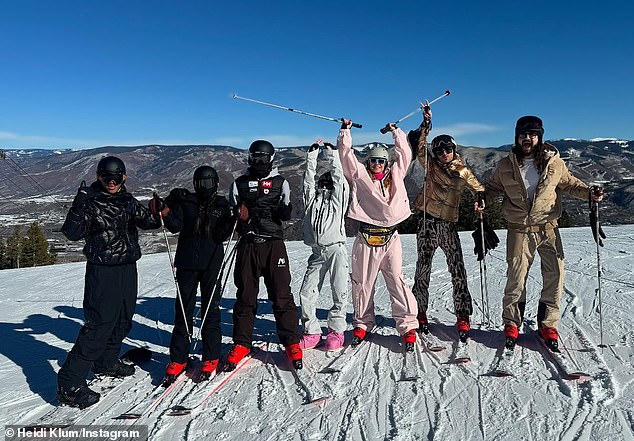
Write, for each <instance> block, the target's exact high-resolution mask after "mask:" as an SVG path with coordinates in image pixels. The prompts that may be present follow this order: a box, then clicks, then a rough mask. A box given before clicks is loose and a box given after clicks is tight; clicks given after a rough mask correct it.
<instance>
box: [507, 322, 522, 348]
mask: <svg viewBox="0 0 634 441" xmlns="http://www.w3.org/2000/svg"><path fill="white" fill-rule="evenodd" d="M518 336H519V331H518V329H517V326H515V325H514V324H513V323H507V324H506V325H504V337H505V341H504V347H505V348H506V349H511V350H513V349H515V344H516V343H517V337H518Z"/></svg>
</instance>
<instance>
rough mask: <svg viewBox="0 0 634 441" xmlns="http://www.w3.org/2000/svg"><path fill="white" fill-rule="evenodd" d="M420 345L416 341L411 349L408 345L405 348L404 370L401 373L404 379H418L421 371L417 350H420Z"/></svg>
mask: <svg viewBox="0 0 634 441" xmlns="http://www.w3.org/2000/svg"><path fill="white" fill-rule="evenodd" d="M418 347H419V346H418V345H417V344H416V343H414V345H413V346H412V347H411V350H409V348H408V347H406V348H405V351H404V352H403V370H402V373H401V380H402V381H414V380H417V379H418V377H419V375H420V373H419V368H418V359H417V355H416V352H417V350H418Z"/></svg>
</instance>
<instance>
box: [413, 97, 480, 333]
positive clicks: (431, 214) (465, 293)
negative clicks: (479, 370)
mask: <svg viewBox="0 0 634 441" xmlns="http://www.w3.org/2000/svg"><path fill="white" fill-rule="evenodd" d="M423 117H424V118H423V123H422V124H421V126H420V128H419V129H418V130H417V131H415V132H410V137H409V138H410V143H411V144H412V146H413V147H415V148H416V150H417V157H418V161H419V163H420V164H421V166H422V167H423V168H424V169H425V172H426V176H425V183H424V185H423V188H422V189H421V191H420V193H419V195H418V197H417V198H416V203H415V205H416V209H417V210H419V211H420V221H419V224H418V228H417V232H416V243H417V250H418V260H417V262H416V275H415V278H414V287H413V289H412V291H413V293H414V296H415V297H416V300H417V302H418V323H419V330H420V331H422V332H424V333H428V332H429V328H428V317H427V306H428V303H429V278H430V274H431V265H432V260H433V257H434V253H435V252H436V250H437V249H438V248H439V247H440V249H441V250H442V251H443V252H444V253H445V257H446V260H447V266H448V268H449V273H450V274H451V282H452V285H453V303H454V311H455V314H456V318H457V320H456V326H457V328H458V333H459V336H460V339H461V340H462V341H466V339H467V337H468V332H469V329H470V325H469V316H470V315H471V314H472V312H473V305H472V302H471V294H470V293H469V288H468V287H467V273H466V270H465V266H464V260H463V257H462V247H461V245H460V238H459V236H458V228H457V221H458V211H459V208H460V197H461V195H462V192H463V191H464V190H465V189H468V190H470V191H471V192H473V193H478V194H480V195H483V192H484V186H483V185H482V184H481V183H480V182H479V181H478V179H477V178H476V177H475V175H474V174H473V173H472V172H471V170H470V169H469V168H468V167H467V166H466V165H465V163H464V161H463V159H462V157H461V156H460V155H459V154H458V152H457V151H456V147H457V144H456V141H455V140H454V139H453V137H451V136H449V135H439V136H437V137H435V138H434V139H433V141H432V143H431V152H429V150H428V149H427V135H428V134H429V131H430V130H431V110H429V106H426V107H425V112H424V113H423ZM416 132H418V133H416ZM481 199H482V197H479V198H478V200H481ZM479 206H480V207H482V208H484V204H483V203H482V202H480V204H479Z"/></svg>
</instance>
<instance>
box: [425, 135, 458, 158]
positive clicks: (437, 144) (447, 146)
mask: <svg viewBox="0 0 634 441" xmlns="http://www.w3.org/2000/svg"><path fill="white" fill-rule="evenodd" d="M456 147H457V145H456V141H455V140H454V139H453V136H449V135H438V136H436V137H435V138H434V139H433V141H432V142H431V151H432V153H433V154H434V155H436V156H440V155H442V154H443V153H446V154H449V153H451V152H453V151H454V150H455V149H456Z"/></svg>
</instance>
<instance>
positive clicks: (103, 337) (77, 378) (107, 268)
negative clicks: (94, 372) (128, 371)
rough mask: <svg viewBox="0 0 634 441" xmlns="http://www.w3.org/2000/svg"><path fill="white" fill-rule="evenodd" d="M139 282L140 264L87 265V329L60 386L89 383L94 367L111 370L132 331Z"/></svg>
mask: <svg viewBox="0 0 634 441" xmlns="http://www.w3.org/2000/svg"><path fill="white" fill-rule="evenodd" d="M137 290H138V282H137V269H136V263H126V264H121V265H95V264H92V263H88V264H86V279H85V286H84V304H83V307H84V325H83V326H82V327H81V329H80V331H79V335H78V336H77V340H76V341H75V345H74V346H73V348H72V349H71V351H70V352H69V353H68V357H66V361H65V362H64V364H63V365H62V367H61V369H60V370H59V372H58V374H57V383H58V384H59V385H60V386H63V387H73V386H78V385H80V384H83V383H85V381H86V377H87V376H88V372H89V371H90V369H91V368H92V367H93V366H94V367H96V368H98V369H107V368H110V367H112V366H113V365H114V363H115V362H116V360H117V358H118V357H119V351H120V349H121V342H122V341H123V339H124V338H125V337H126V336H127V335H128V333H129V332H130V329H131V328H132V316H133V315H134V308H135V306H136V298H137Z"/></svg>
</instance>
